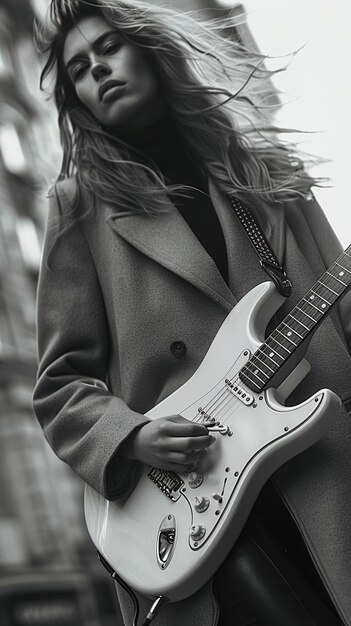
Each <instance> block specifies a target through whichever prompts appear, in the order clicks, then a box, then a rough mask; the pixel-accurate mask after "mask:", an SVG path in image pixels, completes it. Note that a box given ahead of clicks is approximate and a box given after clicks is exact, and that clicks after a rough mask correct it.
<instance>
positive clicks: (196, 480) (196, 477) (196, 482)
mask: <svg viewBox="0 0 351 626" xmlns="http://www.w3.org/2000/svg"><path fill="white" fill-rule="evenodd" d="M203 479H204V477H203V474H198V473H197V472H190V474H188V483H189V487H191V489H196V487H200V485H201V484H202V481H203Z"/></svg>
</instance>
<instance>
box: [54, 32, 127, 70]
mask: <svg viewBox="0 0 351 626" xmlns="http://www.w3.org/2000/svg"><path fill="white" fill-rule="evenodd" d="M112 34H114V35H119V33H118V32H117V31H116V30H115V29H114V30H108V31H106V32H105V33H102V35H99V37H97V39H95V41H93V43H92V44H91V47H92V48H94V49H95V48H98V47H99V46H100V45H101V44H102V43H103V42H104V41H105V39H106V38H107V37H109V36H110V35H112ZM81 58H82V53H78V54H75V55H74V56H73V57H71V58H70V59H69V60H68V61H67V63H66V64H65V65H66V70H67V71H69V68H70V67H71V66H72V65H73V64H74V63H75V62H76V61H79V60H80V59H81Z"/></svg>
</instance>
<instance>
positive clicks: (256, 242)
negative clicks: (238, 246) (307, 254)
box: [230, 196, 292, 298]
mask: <svg viewBox="0 0 351 626" xmlns="http://www.w3.org/2000/svg"><path fill="white" fill-rule="evenodd" d="M230 201H231V203H232V205H233V209H234V211H235V213H236V215H237V217H238V219H239V222H240V224H241V225H242V227H243V229H244V231H245V233H246V235H247V236H248V238H249V240H250V243H251V245H252V246H253V248H254V249H255V251H256V254H257V256H258V258H259V260H260V265H261V267H262V268H263V269H264V270H265V272H266V273H267V274H268V276H269V278H270V279H271V280H273V282H274V283H275V286H276V287H277V289H278V291H279V293H280V294H281V295H282V296H284V297H285V298H287V297H288V296H290V295H291V292H292V284H291V282H290V280H289V279H288V277H287V275H286V272H285V270H284V268H283V267H282V266H281V265H280V264H279V261H278V259H277V257H276V256H275V254H274V252H273V250H272V248H271V246H270V245H269V243H268V241H267V239H266V236H265V235H264V233H263V231H262V229H261V227H260V226H259V225H258V223H257V222H256V220H255V218H254V216H253V215H252V213H251V212H250V211H249V209H248V208H247V207H245V206H244V205H243V204H242V203H241V201H240V200H238V199H237V198H233V196H230Z"/></svg>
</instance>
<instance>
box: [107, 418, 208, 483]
mask: <svg viewBox="0 0 351 626" xmlns="http://www.w3.org/2000/svg"><path fill="white" fill-rule="evenodd" d="M214 441H215V437H213V436H212V435H210V434H209V433H208V430H207V428H206V426H204V425H203V424H196V423H194V422H190V421H189V420H187V419H185V417H182V416H181V415H168V416H166V417H161V418H159V419H155V420H152V421H151V422H149V423H148V424H144V425H143V426H142V427H141V428H139V429H138V430H137V431H134V432H133V433H132V434H131V435H129V437H128V438H127V439H126V441H125V442H124V443H123V444H122V445H121V446H120V448H119V455H120V456H124V457H126V458H127V459H132V460H136V461H141V462H142V463H145V464H146V465H151V466H153V467H159V468H160V469H165V470H169V471H172V472H178V473H179V472H183V473H184V472H189V471H192V470H193V469H195V467H196V466H197V464H198V463H199V461H201V459H203V458H204V456H205V454H206V449H207V448H208V447H209V446H210V445H212V443H213V442H214Z"/></svg>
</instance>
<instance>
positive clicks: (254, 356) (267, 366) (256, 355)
mask: <svg viewBox="0 0 351 626" xmlns="http://www.w3.org/2000/svg"><path fill="white" fill-rule="evenodd" d="M258 351H259V350H257V351H256V352H255V353H254V354H253V355H252V357H251V359H258V360H259V361H261V362H262V363H263V365H264V366H265V367H266V368H267V369H269V370H271V372H272V374H275V371H274V370H272V368H271V367H269V365H267V363H265V362H264V360H263V359H261V358H260V357H259V356H258V354H257V352H258Z"/></svg>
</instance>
